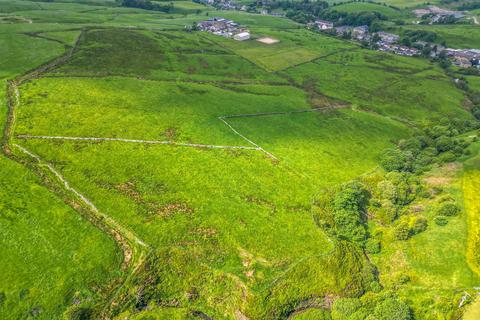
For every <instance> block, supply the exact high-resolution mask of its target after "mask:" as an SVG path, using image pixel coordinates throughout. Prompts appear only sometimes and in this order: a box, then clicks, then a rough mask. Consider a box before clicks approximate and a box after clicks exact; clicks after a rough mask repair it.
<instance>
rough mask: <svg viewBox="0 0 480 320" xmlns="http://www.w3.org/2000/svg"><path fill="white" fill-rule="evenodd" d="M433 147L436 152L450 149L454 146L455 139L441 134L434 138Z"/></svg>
mask: <svg viewBox="0 0 480 320" xmlns="http://www.w3.org/2000/svg"><path fill="white" fill-rule="evenodd" d="M435 147H436V148H437V150H438V152H445V151H450V150H452V149H453V148H454V147H455V141H453V139H452V138H450V137H447V136H441V137H439V138H437V139H436V140H435Z"/></svg>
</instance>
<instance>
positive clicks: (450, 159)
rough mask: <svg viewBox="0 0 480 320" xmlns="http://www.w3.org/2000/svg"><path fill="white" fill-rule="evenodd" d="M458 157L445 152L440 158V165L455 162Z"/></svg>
mask: <svg viewBox="0 0 480 320" xmlns="http://www.w3.org/2000/svg"><path fill="white" fill-rule="evenodd" d="M456 158H457V157H456V156H455V154H454V153H453V152H450V151H448V152H444V153H442V154H441V155H440V156H439V157H438V161H439V162H440V163H445V162H453V161H455V159H456Z"/></svg>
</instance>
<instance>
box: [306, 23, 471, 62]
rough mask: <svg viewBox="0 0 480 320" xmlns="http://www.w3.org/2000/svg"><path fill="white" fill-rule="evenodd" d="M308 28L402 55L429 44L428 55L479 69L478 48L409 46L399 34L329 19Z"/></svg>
mask: <svg viewBox="0 0 480 320" xmlns="http://www.w3.org/2000/svg"><path fill="white" fill-rule="evenodd" d="M309 27H310V28H316V29H318V30H320V31H322V32H328V33H330V34H335V35H337V36H346V37H348V38H351V39H353V40H356V41H360V42H371V41H374V46H373V47H374V48H376V49H377V50H379V51H384V52H391V53H394V54H398V55H402V56H408V57H412V56H419V55H421V53H422V51H421V50H420V49H418V47H424V46H427V45H430V46H431V47H432V48H434V50H432V51H431V52H430V57H432V58H434V57H436V56H439V55H440V54H441V53H442V52H444V54H446V56H447V57H449V58H450V59H451V60H452V63H453V65H455V66H457V67H460V68H469V67H472V66H474V67H477V68H479V69H480V49H451V48H446V47H442V46H441V45H438V44H433V43H427V42H422V41H418V42H416V44H417V46H416V47H413V46H412V47H410V46H406V45H403V44H400V43H399V41H400V36H399V35H397V34H393V33H388V32H384V31H379V32H373V33H372V32H369V28H368V26H366V25H365V26H357V27H352V26H337V27H335V26H334V24H333V23H332V22H330V21H324V20H317V21H315V23H314V24H310V25H309Z"/></svg>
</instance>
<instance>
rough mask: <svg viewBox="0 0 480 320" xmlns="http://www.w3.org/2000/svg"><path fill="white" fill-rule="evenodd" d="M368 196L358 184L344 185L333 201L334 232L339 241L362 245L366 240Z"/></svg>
mask: <svg viewBox="0 0 480 320" xmlns="http://www.w3.org/2000/svg"><path fill="white" fill-rule="evenodd" d="M368 200H369V194H368V192H367V190H366V189H365V187H364V186H363V185H362V184H360V183H359V182H356V181H353V182H350V183H348V184H346V185H344V186H343V187H342V189H341V191H340V192H338V193H337V194H336V195H335V197H334V199H333V219H334V222H335V232H336V235H337V236H338V237H339V238H340V239H346V240H349V241H352V242H355V243H358V244H362V243H363V242H364V241H365V240H366V238H367V230H366V226H365V222H366V218H365V211H366V207H367V204H368Z"/></svg>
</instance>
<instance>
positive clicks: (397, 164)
mask: <svg viewBox="0 0 480 320" xmlns="http://www.w3.org/2000/svg"><path fill="white" fill-rule="evenodd" d="M406 163H407V158H406V156H405V154H404V153H403V152H402V151H401V150H398V149H395V148H393V149H387V150H385V151H384V152H383V154H382V156H381V158H380V165H381V166H382V167H383V168H384V169H385V170H386V171H402V170H405V169H406V167H407V164H406Z"/></svg>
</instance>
